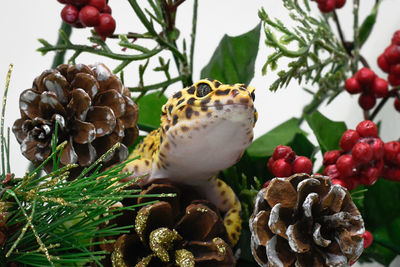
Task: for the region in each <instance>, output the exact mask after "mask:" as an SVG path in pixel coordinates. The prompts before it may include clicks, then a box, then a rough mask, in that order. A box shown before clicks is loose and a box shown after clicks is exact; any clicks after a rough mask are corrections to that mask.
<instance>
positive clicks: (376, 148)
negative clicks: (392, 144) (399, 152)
mask: <svg viewBox="0 0 400 267" xmlns="http://www.w3.org/2000/svg"><path fill="white" fill-rule="evenodd" d="M369 145H370V146H371V148H372V152H373V154H374V159H376V160H380V159H382V158H383V154H384V153H385V152H384V148H383V147H384V144H383V142H382V140H381V139H380V138H374V141H373V142H372V143H369Z"/></svg>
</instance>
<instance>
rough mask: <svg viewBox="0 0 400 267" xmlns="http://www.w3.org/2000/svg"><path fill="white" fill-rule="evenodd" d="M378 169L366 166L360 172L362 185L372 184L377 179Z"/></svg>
mask: <svg viewBox="0 0 400 267" xmlns="http://www.w3.org/2000/svg"><path fill="white" fill-rule="evenodd" d="M379 175H380V171H379V170H378V169H377V168H375V167H368V168H367V169H365V170H363V171H362V172H361V179H360V182H361V183H362V184H364V185H367V186H370V185H373V184H374V183H375V182H376V180H378V178H379Z"/></svg>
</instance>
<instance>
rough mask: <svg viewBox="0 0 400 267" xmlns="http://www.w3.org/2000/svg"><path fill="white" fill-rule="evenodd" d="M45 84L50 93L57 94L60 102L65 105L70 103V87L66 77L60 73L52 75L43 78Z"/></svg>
mask: <svg viewBox="0 0 400 267" xmlns="http://www.w3.org/2000/svg"><path fill="white" fill-rule="evenodd" d="M43 83H44V86H45V88H46V89H47V90H48V92H53V93H55V94H56V96H57V99H58V101H60V103H62V104H63V105H64V104H66V103H67V101H68V95H69V91H68V86H69V83H68V81H67V79H65V77H64V76H62V75H61V74H60V73H54V72H53V73H50V74H49V75H47V76H46V77H44V78H43Z"/></svg>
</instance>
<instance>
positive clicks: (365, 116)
mask: <svg viewBox="0 0 400 267" xmlns="http://www.w3.org/2000/svg"><path fill="white" fill-rule="evenodd" d="M363 116H364V120H371V119H370V117H369V112H368V110H363Z"/></svg>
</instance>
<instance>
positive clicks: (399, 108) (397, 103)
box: [394, 97, 400, 112]
mask: <svg viewBox="0 0 400 267" xmlns="http://www.w3.org/2000/svg"><path fill="white" fill-rule="evenodd" d="M394 108H395V109H396V110H397V111H398V112H400V99H398V98H397V97H396V98H395V100H394Z"/></svg>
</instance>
